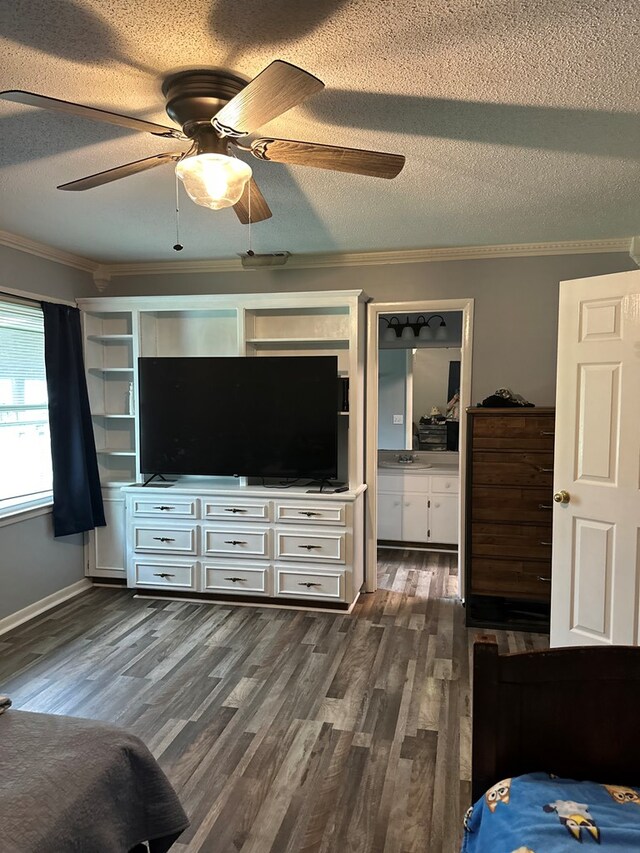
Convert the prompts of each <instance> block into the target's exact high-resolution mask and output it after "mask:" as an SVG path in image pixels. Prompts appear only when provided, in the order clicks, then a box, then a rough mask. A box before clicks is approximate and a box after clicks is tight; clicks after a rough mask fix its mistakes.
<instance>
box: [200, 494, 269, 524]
mask: <svg viewBox="0 0 640 853" xmlns="http://www.w3.org/2000/svg"><path fill="white" fill-rule="evenodd" d="M270 510H271V503H270V502H269V501H261V500H255V501H252V500H242V499H239V500H230V499H229V498H209V499H203V501H202V517H203V518H204V519H212V520H215V519H221V518H223V519H224V520H225V521H229V520H230V519H234V518H235V519H237V520H238V521H251V522H260V521H264V522H268V521H270V520H271V511H270Z"/></svg>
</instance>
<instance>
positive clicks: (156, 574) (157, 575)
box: [153, 572, 175, 578]
mask: <svg viewBox="0 0 640 853" xmlns="http://www.w3.org/2000/svg"><path fill="white" fill-rule="evenodd" d="M153 576H154V578H174V577H175V575H171V574H169V572H154V573H153Z"/></svg>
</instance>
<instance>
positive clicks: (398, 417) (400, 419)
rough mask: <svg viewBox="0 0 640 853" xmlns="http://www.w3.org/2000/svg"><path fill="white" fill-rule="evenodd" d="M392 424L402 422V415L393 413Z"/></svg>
mask: <svg viewBox="0 0 640 853" xmlns="http://www.w3.org/2000/svg"><path fill="white" fill-rule="evenodd" d="M393 422H394V424H403V423H404V415H394V416H393Z"/></svg>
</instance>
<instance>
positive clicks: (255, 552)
mask: <svg viewBox="0 0 640 853" xmlns="http://www.w3.org/2000/svg"><path fill="white" fill-rule="evenodd" d="M269 533H270V531H269V530H253V529H251V528H246V527H245V526H244V525H243V524H237V525H231V526H230V527H228V528H220V527H203V528H202V553H203V555H205V556H207V557H209V556H216V555H220V556H224V557H262V558H265V559H268V558H269V557H270V556H271V548H270V544H271V540H270V536H269Z"/></svg>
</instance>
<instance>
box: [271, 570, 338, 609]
mask: <svg viewBox="0 0 640 853" xmlns="http://www.w3.org/2000/svg"><path fill="white" fill-rule="evenodd" d="M275 571H276V574H275V583H276V588H275V593H276V595H280V596H283V597H286V598H291V597H295V598H298V597H299V598H325V599H328V600H331V601H344V587H345V583H344V572H343V571H342V570H340V569H337V570H334V571H322V572H313V571H307V570H306V569H297V568H289V567H288V566H276V570H275Z"/></svg>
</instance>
